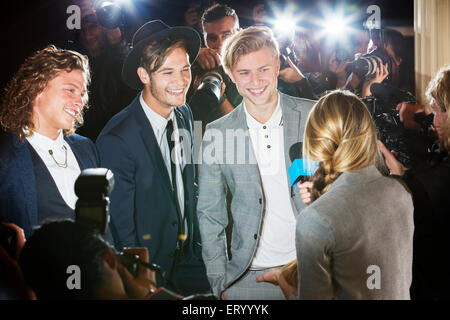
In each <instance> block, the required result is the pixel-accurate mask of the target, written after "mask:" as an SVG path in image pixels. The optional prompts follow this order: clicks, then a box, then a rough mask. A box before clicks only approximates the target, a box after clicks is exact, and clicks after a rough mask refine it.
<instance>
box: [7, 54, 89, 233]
mask: <svg viewBox="0 0 450 320" xmlns="http://www.w3.org/2000/svg"><path fill="white" fill-rule="evenodd" d="M89 81H90V72H89V63H88V59H87V57H85V56H83V55H81V54H80V53H78V52H75V51H70V50H63V49H57V48H56V47H54V46H48V47H46V48H44V49H42V50H40V51H37V52H36V53H35V54H33V55H32V56H31V57H29V58H28V59H26V60H25V62H24V63H23V64H22V66H21V67H20V68H19V70H18V71H17V73H16V74H15V75H14V76H13V78H12V80H11V81H10V83H9V84H8V86H7V88H6V90H5V93H4V96H3V100H2V103H1V107H0V126H1V128H2V129H3V130H4V131H5V133H4V134H2V135H0V222H12V223H15V224H17V225H18V226H20V227H21V228H22V229H24V231H25V235H26V236H28V235H29V234H30V233H31V231H32V228H33V227H34V226H37V225H40V224H42V222H43V221H44V220H45V219H48V218H70V217H73V215H74V208H75V202H76V199H77V197H76V195H75V192H74V183H75V180H76V178H77V177H78V175H79V173H80V172H81V170H83V169H86V168H92V167H97V165H98V158H97V152H96V148H95V145H94V144H93V143H92V141H90V140H89V139H87V138H85V137H81V136H79V135H77V134H74V131H75V129H76V127H77V126H79V125H80V124H82V121H83V118H82V110H83V107H84V106H85V105H86V103H87V85H88V84H89Z"/></svg>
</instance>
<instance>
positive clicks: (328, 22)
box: [317, 7, 357, 43]
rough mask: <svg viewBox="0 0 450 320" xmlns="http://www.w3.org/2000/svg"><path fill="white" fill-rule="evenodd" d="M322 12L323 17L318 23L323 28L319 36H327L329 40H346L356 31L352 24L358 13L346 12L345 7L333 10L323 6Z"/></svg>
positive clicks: (330, 41)
mask: <svg viewBox="0 0 450 320" xmlns="http://www.w3.org/2000/svg"><path fill="white" fill-rule="evenodd" d="M322 14H323V19H322V20H321V21H320V20H319V21H318V23H317V24H318V25H319V26H320V27H321V29H322V31H320V33H319V37H320V38H326V39H327V42H329V43H333V42H334V43H336V42H340V43H342V42H346V41H348V39H349V38H350V35H352V34H353V33H354V32H355V29H354V28H352V27H351V25H352V24H353V23H354V22H355V21H356V19H357V13H354V14H345V13H344V9H343V8H337V9H335V10H332V9H331V8H326V7H322Z"/></svg>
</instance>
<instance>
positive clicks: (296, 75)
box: [279, 57, 305, 83]
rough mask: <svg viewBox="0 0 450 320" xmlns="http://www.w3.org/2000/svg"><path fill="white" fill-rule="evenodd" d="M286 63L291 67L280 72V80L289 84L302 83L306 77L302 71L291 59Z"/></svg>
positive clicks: (287, 59)
mask: <svg viewBox="0 0 450 320" xmlns="http://www.w3.org/2000/svg"><path fill="white" fill-rule="evenodd" d="M286 61H287V62H288V64H289V67H287V68H284V69H283V70H280V74H279V76H280V78H281V80H283V81H285V82H287V83H298V82H300V81H302V80H303V79H304V78H305V76H304V75H303V73H302V72H301V71H300V69H299V68H298V67H297V66H296V65H295V64H294V63H293V62H292V61H291V58H289V57H286Z"/></svg>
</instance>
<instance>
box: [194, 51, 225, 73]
mask: <svg viewBox="0 0 450 320" xmlns="http://www.w3.org/2000/svg"><path fill="white" fill-rule="evenodd" d="M195 61H196V62H197V63H198V64H199V66H200V67H201V68H202V69H205V70H209V69H214V68H215V67H218V66H221V65H222V62H221V61H220V56H219V55H218V54H217V52H215V51H214V50H213V49H210V48H200V51H199V52H198V56H197V59H196V60H195Z"/></svg>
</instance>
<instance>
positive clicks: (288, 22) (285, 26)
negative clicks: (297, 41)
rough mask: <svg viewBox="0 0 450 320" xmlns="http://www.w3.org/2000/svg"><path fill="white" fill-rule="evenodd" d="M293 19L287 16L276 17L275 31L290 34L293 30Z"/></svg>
mask: <svg viewBox="0 0 450 320" xmlns="http://www.w3.org/2000/svg"><path fill="white" fill-rule="evenodd" d="M295 27H296V25H295V21H293V20H292V19H290V18H288V17H281V18H278V19H277V21H276V22H275V25H274V31H275V32H276V33H283V34H290V33H292V32H293V31H294V30H295Z"/></svg>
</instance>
